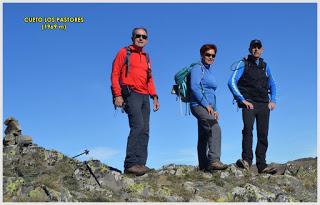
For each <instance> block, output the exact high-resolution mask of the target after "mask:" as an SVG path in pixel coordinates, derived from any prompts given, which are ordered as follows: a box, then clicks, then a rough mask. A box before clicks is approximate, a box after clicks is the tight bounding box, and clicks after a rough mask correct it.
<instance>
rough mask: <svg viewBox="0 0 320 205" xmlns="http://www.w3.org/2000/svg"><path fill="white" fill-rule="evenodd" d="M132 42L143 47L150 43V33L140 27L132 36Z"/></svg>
mask: <svg viewBox="0 0 320 205" xmlns="http://www.w3.org/2000/svg"><path fill="white" fill-rule="evenodd" d="M132 42H133V45H135V46H138V47H140V48H143V47H144V46H145V45H146V44H147V43H148V35H147V34H146V32H145V31H144V30H143V29H138V30H136V31H135V34H134V36H133V37H132Z"/></svg>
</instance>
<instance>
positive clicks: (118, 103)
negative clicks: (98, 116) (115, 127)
mask: <svg viewBox="0 0 320 205" xmlns="http://www.w3.org/2000/svg"><path fill="white" fill-rule="evenodd" d="M123 102H124V101H123V98H122V96H117V97H115V100H114V105H115V106H116V107H122V106H123Z"/></svg>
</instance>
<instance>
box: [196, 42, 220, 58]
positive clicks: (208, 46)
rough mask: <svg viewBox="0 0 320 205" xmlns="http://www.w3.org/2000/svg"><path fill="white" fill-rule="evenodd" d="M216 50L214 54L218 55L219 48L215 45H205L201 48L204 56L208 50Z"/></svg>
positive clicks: (201, 53)
mask: <svg viewBox="0 0 320 205" xmlns="http://www.w3.org/2000/svg"><path fill="white" fill-rule="evenodd" d="M212 49H213V50H214V52H215V53H216V54H217V52H218V49H217V46H216V45H214V44H204V45H203V46H201V48H200V55H201V56H203V55H204V54H205V52H207V51H208V50H212Z"/></svg>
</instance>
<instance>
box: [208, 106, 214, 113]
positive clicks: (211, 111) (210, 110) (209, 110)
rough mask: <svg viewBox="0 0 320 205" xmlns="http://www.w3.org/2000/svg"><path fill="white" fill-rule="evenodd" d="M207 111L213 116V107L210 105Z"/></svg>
mask: <svg viewBox="0 0 320 205" xmlns="http://www.w3.org/2000/svg"><path fill="white" fill-rule="evenodd" d="M206 109H207V111H208V113H209V115H213V112H214V111H213V108H212V107H211V105H208V106H207V107H206Z"/></svg>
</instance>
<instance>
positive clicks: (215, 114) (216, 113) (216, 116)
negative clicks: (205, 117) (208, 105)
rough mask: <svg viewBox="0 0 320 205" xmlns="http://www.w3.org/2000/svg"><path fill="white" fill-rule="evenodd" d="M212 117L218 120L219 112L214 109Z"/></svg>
mask: <svg viewBox="0 0 320 205" xmlns="http://www.w3.org/2000/svg"><path fill="white" fill-rule="evenodd" d="M213 119H215V120H218V119H219V113H218V112H216V111H214V112H213Z"/></svg>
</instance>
